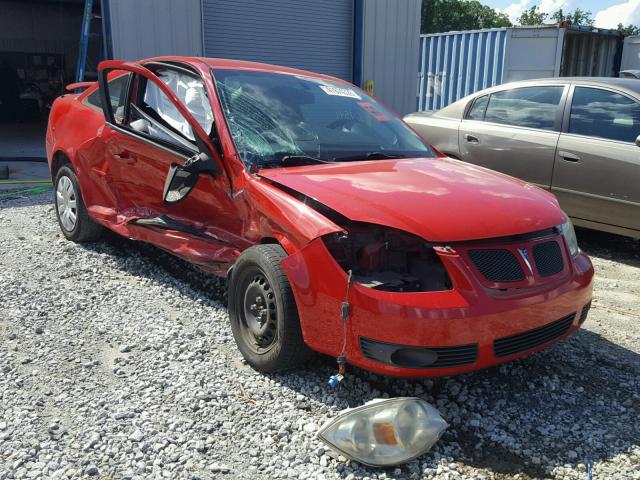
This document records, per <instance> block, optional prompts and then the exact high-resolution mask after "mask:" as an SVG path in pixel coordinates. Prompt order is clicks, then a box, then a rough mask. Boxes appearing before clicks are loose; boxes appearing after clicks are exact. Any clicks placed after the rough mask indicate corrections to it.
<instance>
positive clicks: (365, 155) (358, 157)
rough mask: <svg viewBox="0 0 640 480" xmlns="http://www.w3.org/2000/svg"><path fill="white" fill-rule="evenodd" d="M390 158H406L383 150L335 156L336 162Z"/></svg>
mask: <svg viewBox="0 0 640 480" xmlns="http://www.w3.org/2000/svg"><path fill="white" fill-rule="evenodd" d="M391 158H406V155H401V154H397V153H396V154H393V153H385V152H367V153H363V154H360V155H351V156H349V157H335V158H334V159H333V160H334V161H336V162H350V161H354V160H386V159H391Z"/></svg>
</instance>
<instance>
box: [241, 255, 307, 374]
mask: <svg viewBox="0 0 640 480" xmlns="http://www.w3.org/2000/svg"><path fill="white" fill-rule="evenodd" d="M285 257H286V253H285V251H284V249H283V248H282V247H281V246H280V245H258V246H255V247H251V248H249V249H247V250H245V251H244V252H243V253H242V255H240V257H239V258H238V260H237V262H236V265H235V267H234V269H233V274H232V276H231V282H230V285H229V317H230V320H231V330H232V331H233V336H234V338H235V340H236V343H237V344H238V348H239V349H240V352H241V353H242V355H243V357H244V358H245V360H246V361H247V363H249V365H251V366H252V367H253V368H255V369H256V370H259V371H262V372H275V371H281V370H286V369H289V368H293V367H296V366H299V365H300V363H301V362H303V361H304V360H306V359H307V357H308V355H309V350H308V348H307V346H306V345H305V344H304V341H303V339H302V330H301V328H300V320H299V318H298V310H297V307H296V304H295V299H294V298H293V293H292V292H291V285H290V284H289V280H288V279H287V276H286V274H285V272H284V270H283V269H282V267H281V266H280V261H281V260H282V259H283V258H285Z"/></svg>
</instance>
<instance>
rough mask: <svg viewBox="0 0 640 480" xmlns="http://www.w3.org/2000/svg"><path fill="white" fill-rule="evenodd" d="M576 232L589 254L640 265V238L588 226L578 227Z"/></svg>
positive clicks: (581, 245)
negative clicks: (592, 228)
mask: <svg viewBox="0 0 640 480" xmlns="http://www.w3.org/2000/svg"><path fill="white" fill-rule="evenodd" d="M576 234H577V236H578V243H579V244H580V247H581V248H582V249H583V250H584V251H585V252H587V254H588V255H591V256H593V257H599V258H604V259H606V260H615V261H616V262H622V263H624V264H626V265H629V266H631V267H640V240H635V239H633V238H629V237H623V236H621V235H614V234H612V233H605V232H599V231H596V230H589V229H586V228H576Z"/></svg>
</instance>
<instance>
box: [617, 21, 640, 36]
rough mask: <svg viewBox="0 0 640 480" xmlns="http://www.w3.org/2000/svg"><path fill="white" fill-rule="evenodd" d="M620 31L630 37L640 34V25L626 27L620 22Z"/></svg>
mask: <svg viewBox="0 0 640 480" xmlns="http://www.w3.org/2000/svg"><path fill="white" fill-rule="evenodd" d="M618 31H619V32H622V34H623V35H624V36H625V37H628V36H630V35H640V27H638V26H636V25H627V26H626V27H625V26H624V25H623V24H621V23H619V24H618Z"/></svg>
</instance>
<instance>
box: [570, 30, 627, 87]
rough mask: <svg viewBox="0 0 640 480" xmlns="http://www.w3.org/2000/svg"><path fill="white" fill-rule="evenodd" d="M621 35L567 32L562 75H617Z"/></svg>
mask: <svg viewBox="0 0 640 480" xmlns="http://www.w3.org/2000/svg"><path fill="white" fill-rule="evenodd" d="M619 47H620V37H618V36H613V35H598V34H595V33H574V32H571V31H568V32H567V33H566V34H565V39H564V47H563V52H562V65H561V68H560V76H561V77H612V76H616V75H617V74H618V72H617V71H616V61H615V59H616V56H617V55H618V49H619Z"/></svg>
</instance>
